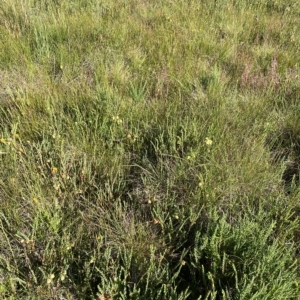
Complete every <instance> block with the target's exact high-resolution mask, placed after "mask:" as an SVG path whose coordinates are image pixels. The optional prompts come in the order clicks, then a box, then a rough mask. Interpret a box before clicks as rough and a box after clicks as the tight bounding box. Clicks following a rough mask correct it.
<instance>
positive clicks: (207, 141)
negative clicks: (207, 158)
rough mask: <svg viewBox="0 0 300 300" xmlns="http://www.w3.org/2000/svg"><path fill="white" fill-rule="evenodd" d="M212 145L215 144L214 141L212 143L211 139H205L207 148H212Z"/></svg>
mask: <svg viewBox="0 0 300 300" xmlns="http://www.w3.org/2000/svg"><path fill="white" fill-rule="evenodd" d="M212 143H213V141H212V140H211V139H210V138H208V137H206V138H205V144H206V145H207V146H211V145H212Z"/></svg>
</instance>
